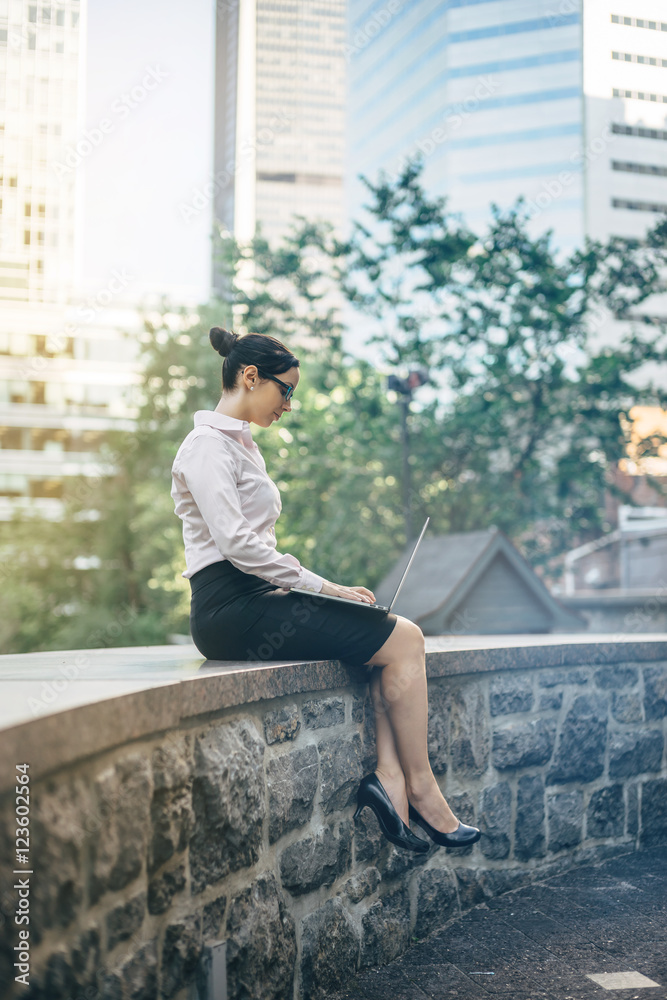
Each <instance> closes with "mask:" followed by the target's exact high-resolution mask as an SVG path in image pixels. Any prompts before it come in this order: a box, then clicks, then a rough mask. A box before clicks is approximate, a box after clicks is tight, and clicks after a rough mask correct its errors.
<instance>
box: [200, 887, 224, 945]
mask: <svg viewBox="0 0 667 1000" xmlns="http://www.w3.org/2000/svg"><path fill="white" fill-rule="evenodd" d="M226 909H227V897H226V896H218V898H217V899H214V900H213V902H212V903H207V904H206V906H205V907H204V912H203V914H202V923H201V936H202V939H203V941H218V940H219V938H220V929H221V926H222V918H223V917H224V915H225V910H226Z"/></svg>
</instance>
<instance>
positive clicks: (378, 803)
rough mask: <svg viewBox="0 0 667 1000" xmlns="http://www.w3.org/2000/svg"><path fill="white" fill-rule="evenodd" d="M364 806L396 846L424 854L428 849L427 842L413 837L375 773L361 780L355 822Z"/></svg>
mask: <svg viewBox="0 0 667 1000" xmlns="http://www.w3.org/2000/svg"><path fill="white" fill-rule="evenodd" d="M365 806H369V807H370V808H371V809H372V810H373V812H374V813H375V815H376V816H377V820H378V823H379V824H380V829H381V830H382V832H383V834H384V835H385V837H386V838H387V840H389V841H391V843H392V844H396V847H404V848H405V850H406V851H417V852H419V853H420V854H426V852H427V851H428V850H429V845H428V843H427V842H426V841H425V840H422V839H421V837H415V835H414V833H413V832H412V830H411V829H410V827H409V826H406V825H405V823H404V822H403V820H402V819H401V817H400V816H399V815H398V813H397V812H396V810H395V809H394V807H393V805H392V802H391V799H390V798H389V796H388V795H387V793H386V791H385V790H384V788H383V787H382V784H381V783H380V780H379V779H378V777H377V776H376V775H375V774H367V775H366V777H365V778H362V780H361V784H360V785H359V791H358V792H357V809H356V812H355V814H354V817H353V819H354V821H355V823H356V822H357V820H358V819H359V816H360V815H361V810H362V809H363V808H364V807H365Z"/></svg>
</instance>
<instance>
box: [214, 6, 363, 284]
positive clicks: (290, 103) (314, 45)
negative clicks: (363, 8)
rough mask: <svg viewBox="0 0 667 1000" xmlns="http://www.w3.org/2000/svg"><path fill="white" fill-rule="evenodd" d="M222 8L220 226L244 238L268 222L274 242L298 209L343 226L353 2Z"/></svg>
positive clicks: (217, 149) (217, 138)
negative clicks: (349, 7) (348, 23)
mask: <svg viewBox="0 0 667 1000" xmlns="http://www.w3.org/2000/svg"><path fill="white" fill-rule="evenodd" d="M216 10H217V15H216V67H215V127H214V178H213V185H212V186H213V191H214V215H215V222H216V224H217V226H218V227H219V228H220V229H221V230H223V231H225V230H226V231H228V232H231V233H233V234H234V235H235V236H236V238H237V239H238V240H239V241H241V242H245V241H248V240H249V239H251V238H252V236H253V235H254V233H255V232H256V231H257V229H260V230H261V232H262V234H263V235H264V236H266V237H267V239H268V240H269V241H270V242H271V243H275V242H276V241H278V240H280V238H281V237H282V236H283V235H284V234H285V233H286V232H287V231H288V230H289V228H290V226H291V225H292V222H293V218H294V216H295V215H301V216H304V217H306V218H308V219H310V220H325V221H328V222H331V223H332V224H333V225H334V226H335V227H336V228H337V229H340V227H341V226H342V223H343V215H344V196H343V170H344V137H345V120H344V119H345V73H346V61H345V18H346V4H345V2H344V0H291V2H280V0H278V2H268V0H240V2H238V3H220V4H218V6H217V8H216ZM213 283H214V287H218V284H219V279H218V277H217V276H216V274H215V268H214V278H213Z"/></svg>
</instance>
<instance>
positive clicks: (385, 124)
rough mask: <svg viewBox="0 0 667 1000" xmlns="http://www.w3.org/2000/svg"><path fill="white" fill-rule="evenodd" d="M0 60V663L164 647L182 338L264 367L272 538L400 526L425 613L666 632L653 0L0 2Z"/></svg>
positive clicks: (209, 358) (665, 36)
mask: <svg viewBox="0 0 667 1000" xmlns="http://www.w3.org/2000/svg"><path fill="white" fill-rule="evenodd" d="M0 63H1V65H0V149H1V151H2V166H1V167H0V173H1V175H2V176H1V177H0V185H1V188H0V193H1V201H0V414H1V416H0V570H1V572H2V592H3V598H2V600H3V610H2V615H0V618H1V622H0V642H1V643H2V651H3V652H25V651H30V650H37V649H61V648H78V647H83V646H85V647H90V646H99V645H133V644H152V643H165V642H177V641H187V639H188V624H187V613H188V599H189V590H188V584H187V581H185V580H184V579H183V578H182V576H181V573H182V570H183V568H184V564H183V557H182V543H181V537H180V527H181V526H180V522H179V521H178V520H177V519H176V518H175V516H174V514H173V507H172V505H171V499H170V496H169V488H170V469H171V461H172V460H173V456H174V454H175V452H176V449H177V447H178V445H179V443H180V441H181V440H182V438H183V437H184V436H185V434H187V432H188V430H189V429H190V428H191V426H192V413H193V411H194V410H196V409H198V408H214V407H215V405H216V403H217V401H218V399H219V391H220V370H219V363H218V362H219V359H218V358H217V356H215V355H214V354H213V353H212V352H211V349H210V346H209V345H208V342H207V333H208V328H209V326H211V325H214V324H216V325H230V326H233V328H234V329H236V330H238V331H239V332H243V331H245V330H258V331H260V332H271V333H273V334H274V335H275V336H278V337H279V338H280V339H283V340H284V341H286V342H288V343H289V346H290V348H291V349H292V350H295V351H296V352H297V353H298V354H299V356H300V358H301V359H302V364H303V373H304V378H303V379H302V385H300V387H299V396H300V400H299V402H298V405H297V404H296V403H295V408H294V412H293V414H292V415H291V422H290V423H289V424H286V425H285V426H283V427H281V428H280V429H279V430H278V429H277V428H270V429H267V430H266V431H264V430H261V429H260V430H257V429H255V433H254V436H255V439H256V440H257V442H258V444H259V445H260V448H261V449H262V452H263V454H264V455H265V458H266V460H267V466H268V470H269V472H270V473H271V475H272V477H273V478H274V479H275V480H276V481H277V482H278V485H279V487H280V489H281V492H282V493H283V503H284V510H283V515H282V517H281V522H280V535H279V547H280V548H281V550H282V551H291V552H293V553H294V554H295V555H297V557H298V558H300V559H301V560H302V562H303V563H304V564H305V565H307V566H308V567H309V568H311V569H313V570H315V571H316V572H319V573H322V574H323V575H325V576H327V577H328V578H330V579H335V580H337V581H339V582H343V583H349V584H356V583H362V582H363V583H365V584H366V585H368V586H373V587H381V586H382V584H383V582H385V581H390V580H391V579H393V574H395V572H396V570H397V567H399V566H400V560H401V558H402V554H403V551H404V547H405V546H406V545H407V544H408V542H409V541H410V539H411V538H412V537H414V534H415V532H416V531H418V530H419V528H420V527H421V523H422V522H423V518H424V516H425V514H427V513H428V514H430V515H431V518H432V529H433V531H432V535H433V536H432V539H431V544H430V545H428V544H427V543H428V538H427V539H426V540H425V542H424V547H423V548H424V554H425V557H426V556H428V558H429V560H430V562H429V564H428V567H427V566H426V565H425V566H424V567H423V569H422V571H420V573H419V574H417V575H418V577H420V579H421V580H422V581H424V580H428V581H429V583H428V587H426V588H424V587H423V586H422V588H421V590H419V589H415V590H413V591H412V592H406V601H407V602H408V603H407V604H406V611H407V609H409V611H410V616H411V617H413V618H415V620H420V621H423V622H429V623H431V625H430V626H429V627H431V629H432V630H435V631H437V632H438V633H443V632H453V633H462V632H498V631H519V632H530V631H553V630H557V629H559V628H560V629H562V630H567V629H570V630H571V629H573V628H580V629H583V630H585V629H593V630H597V631H615V632H619V631H621V632H623V631H633V630H634V631H646V630H648V631H651V630H664V629H665V628H667V498H666V493H665V488H666V485H667V410H666V407H667V394H666V392H665V386H666V385H667V380H665V370H666V369H665V358H666V357H667V355H666V354H665V336H666V329H667V327H666V321H667V308H666V306H667V291H666V286H665V266H664V265H665V257H666V255H667V221H666V216H667V11H666V10H665V9H664V5H663V4H661V3H659V2H658V0H632V3H630V0H347V2H345V0H291V2H264V0H219V2H218V3H217V4H214V3H211V2H208V0H207V2H204V0H191V2H190V3H189V4H188V5H187V6H184V5H183V4H180V3H176V2H175V0H165V2H164V3H162V4H160V6H159V7H157V6H156V5H154V4H150V3H148V4H144V5H137V4H130V3H129V2H128V0H117V2H115V3H113V4H111V3H104V2H103V0H90V2H86V0H56V2H53V3H50V2H42V0H40V2H35V3H32V2H24V0H0ZM464 581H465V584H464ZM425 589H426V590H427V591H428V592H429V594H430V595H431V596H430V598H429V599H428V600H427V598H426V596H425V592H424V591H425ZM433 595H435V596H433ZM436 598H437V599H436ZM429 600H430V601H431V603H430V604H429ZM424 602H426V603H424ZM438 609H440V611H438ZM443 609H445V610H446V613H445V610H443ZM397 610H398V611H399V612H401V608H400V607H399V608H398V609H397Z"/></svg>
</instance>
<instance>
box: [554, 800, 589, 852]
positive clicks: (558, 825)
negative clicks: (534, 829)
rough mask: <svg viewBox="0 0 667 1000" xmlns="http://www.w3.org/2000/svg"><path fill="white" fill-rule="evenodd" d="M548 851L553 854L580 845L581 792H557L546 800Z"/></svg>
mask: <svg viewBox="0 0 667 1000" xmlns="http://www.w3.org/2000/svg"><path fill="white" fill-rule="evenodd" d="M548 816H549V850H550V851H553V853H554V854H555V853H556V852H557V851H563V850H566V849H568V848H572V847H576V846H577V844H580V843H581V838H582V823H583V818H584V796H583V792H579V791H575V792H559V793H558V794H556V795H550V796H549V799H548Z"/></svg>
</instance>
